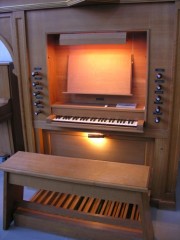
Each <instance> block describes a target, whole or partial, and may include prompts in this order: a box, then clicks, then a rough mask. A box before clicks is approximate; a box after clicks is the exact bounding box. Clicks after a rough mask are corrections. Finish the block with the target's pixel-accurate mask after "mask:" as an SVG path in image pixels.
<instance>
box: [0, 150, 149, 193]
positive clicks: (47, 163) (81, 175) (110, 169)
mask: <svg viewBox="0 0 180 240" xmlns="http://www.w3.org/2000/svg"><path fill="white" fill-rule="evenodd" d="M0 170H3V171H5V172H10V173H16V174H21V175H29V176H35V177H43V178H47V179H54V180H57V181H58V180H59V181H65V182H75V183H79V184H88V185H94V186H102V187H110V188H117V189H124V190H130V191H138V192H139V191H140V192H147V191H148V184H149V176H150V168H149V167H148V166H144V165H136V164H126V163H118V162H109V161H101V160H91V159H83V158H71V157H62V156H53V155H46V154H39V153H30V152H21V151H19V152H17V153H15V154H14V155H13V156H11V157H10V158H9V159H7V160H6V161H5V162H3V163H2V164H0Z"/></svg>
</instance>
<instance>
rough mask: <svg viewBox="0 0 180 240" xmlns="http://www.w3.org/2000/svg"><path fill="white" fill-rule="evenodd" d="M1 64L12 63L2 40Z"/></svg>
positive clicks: (0, 50) (0, 47)
mask: <svg viewBox="0 0 180 240" xmlns="http://www.w3.org/2000/svg"><path fill="white" fill-rule="evenodd" d="M0 62H12V58H11V55H10V53H9V51H8V49H7V48H6V46H5V45H4V43H3V42H2V41H1V40H0Z"/></svg>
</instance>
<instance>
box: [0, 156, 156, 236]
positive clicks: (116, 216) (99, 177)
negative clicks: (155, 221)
mask: <svg viewBox="0 0 180 240" xmlns="http://www.w3.org/2000/svg"><path fill="white" fill-rule="evenodd" d="M0 169H1V170H3V171H4V203H3V204H4V207H3V211H4V212H3V228H4V229H8V228H9V226H10V223H11V222H12V221H13V220H14V221H15V224H16V225H19V226H24V227H30V228H35V229H39V230H43V231H48V232H52V233H55V234H60V235H64V236H69V237H74V238H77V239H86V240H88V239H91V240H92V239H94V240H97V239H99V240H100V239H101V240H102V239H103V240H109V239H111V240H113V239H114V240H118V239H123V240H124V239H133V240H135V239H146V240H152V239H154V234H153V227H152V222H151V216H150V209H149V198H148V184H149V176H150V169H149V167H148V166H142V165H134V164H124V163H115V162H106V161H99V160H88V159H80V158H69V157H60V156H51V155H44V154H37V153H27V152H17V153H16V154H14V155H13V156H12V157H10V158H9V159H8V160H7V161H6V162H4V163H2V164H0ZM24 186H29V187H33V188H36V189H40V191H38V192H37V194H35V196H34V197H32V199H31V200H30V201H25V200H23V190H24ZM43 199H44V200H43ZM65 199H66V201H65ZM55 202H56V204H55ZM62 202H63V204H62ZM83 202H84V204H85V202H86V204H87V205H89V206H88V207H87V205H86V206H85V207H84V208H83V207H82V203H83ZM92 202H93V204H92ZM78 203H79V205H78ZM90 203H91V204H90ZM90 205H91V208H90ZM75 206H76V207H75ZM80 206H81V207H80ZM110 206H111V207H110ZM120 206H121V208H122V206H123V208H124V210H122V209H121V211H120V210H118V209H120ZM80 208H81V209H80ZM88 208H89V209H90V210H88ZM98 208H99V210H98V211H97V209H98ZM103 208H106V210H103ZM107 209H109V210H108V211H109V212H108V211H107ZM110 209H111V210H110ZM129 209H131V212H130V210H129ZM135 211H136V216H135ZM138 211H139V215H140V217H138V216H137V213H138ZM105 212H106V214H105ZM122 212H123V213H122ZM120 215H121V216H120ZM132 216H134V217H132Z"/></svg>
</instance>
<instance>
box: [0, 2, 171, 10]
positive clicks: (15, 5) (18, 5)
mask: <svg viewBox="0 0 180 240" xmlns="http://www.w3.org/2000/svg"><path fill="white" fill-rule="evenodd" d="M24 2H25V1H24V0H16V1H12V0H7V1H6V3H5V4H4V3H0V12H13V11H28V10H38V9H48V8H63V7H71V6H74V5H88V4H111V3H119V4H120V3H138V2H139V3H142V2H175V0H59V1H50V0H39V1H38V2H37V1H36V0H32V1H29V3H27V1H26V3H24Z"/></svg>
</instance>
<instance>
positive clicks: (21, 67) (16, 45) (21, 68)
mask: <svg viewBox="0 0 180 240" xmlns="http://www.w3.org/2000/svg"><path fill="white" fill-rule="evenodd" d="M12 18H13V22H12V36H13V43H12V45H13V49H14V67H15V72H16V75H17V77H18V89H19V99H20V109H21V120H22V130H23V139H24V145H25V149H26V150H29V151H30V150H31V151H33V150H34V149H35V144H34V138H33V135H34V133H33V126H32V112H31V103H30V95H29V77H28V75H29V71H28V60H27V47H26V32H25V17H24V13H23V12H15V13H13V16H12ZM19 49H21V51H19Z"/></svg>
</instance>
